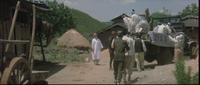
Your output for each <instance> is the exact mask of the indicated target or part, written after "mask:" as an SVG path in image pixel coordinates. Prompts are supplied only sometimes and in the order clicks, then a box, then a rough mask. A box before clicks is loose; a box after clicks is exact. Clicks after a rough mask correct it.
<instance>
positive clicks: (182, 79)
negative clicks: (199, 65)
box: [173, 61, 199, 84]
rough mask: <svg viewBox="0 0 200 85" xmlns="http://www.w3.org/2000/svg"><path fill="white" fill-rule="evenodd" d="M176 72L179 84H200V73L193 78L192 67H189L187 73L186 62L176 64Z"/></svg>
mask: <svg viewBox="0 0 200 85" xmlns="http://www.w3.org/2000/svg"><path fill="white" fill-rule="evenodd" d="M175 67H176V70H175V71H173V73H174V75H175V77H176V80H177V84H199V75H198V74H199V73H196V74H195V75H194V76H193V77H191V76H190V74H191V70H192V69H191V67H190V66H189V67H188V72H186V71H185V63H184V61H177V62H175Z"/></svg>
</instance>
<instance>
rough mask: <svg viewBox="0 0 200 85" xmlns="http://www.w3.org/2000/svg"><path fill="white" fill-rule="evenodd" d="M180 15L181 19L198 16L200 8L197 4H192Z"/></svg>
mask: <svg viewBox="0 0 200 85" xmlns="http://www.w3.org/2000/svg"><path fill="white" fill-rule="evenodd" d="M178 14H179V15H181V17H185V16H187V15H194V16H198V15H199V7H197V5H196V3H192V4H191V5H188V6H187V7H185V9H183V11H182V12H179V13H178Z"/></svg>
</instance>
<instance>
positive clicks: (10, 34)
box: [5, 1, 20, 52]
mask: <svg viewBox="0 0 200 85" xmlns="http://www.w3.org/2000/svg"><path fill="white" fill-rule="evenodd" d="M19 9H20V1H18V2H17V5H16V9H15V14H14V16H13V20H12V25H11V27H10V33H9V36H8V40H11V38H12V36H13V31H14V26H15V21H16V18H17V14H18V10H19ZM9 47H10V44H7V45H6V50H5V52H7V51H8V48H9Z"/></svg>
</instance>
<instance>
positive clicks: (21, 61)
mask: <svg viewBox="0 0 200 85" xmlns="http://www.w3.org/2000/svg"><path fill="white" fill-rule="evenodd" d="M31 74H32V72H31V68H30V65H29V63H28V61H27V60H26V59H25V58H22V57H16V58H14V59H12V61H11V62H10V65H9V67H8V68H6V69H5V70H4V73H3V76H2V78H1V84H32V81H31Z"/></svg>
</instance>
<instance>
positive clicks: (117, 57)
mask: <svg viewBox="0 0 200 85" xmlns="http://www.w3.org/2000/svg"><path fill="white" fill-rule="evenodd" d="M122 35H123V34H122V33H120V32H118V38H116V39H114V43H113V46H114V49H115V54H114V78H115V80H117V82H118V83H120V82H121V79H122V74H123V72H124V69H125V49H126V50H127V51H128V50H129V49H130V48H129V46H128V44H127V42H126V41H124V40H122Z"/></svg>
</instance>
